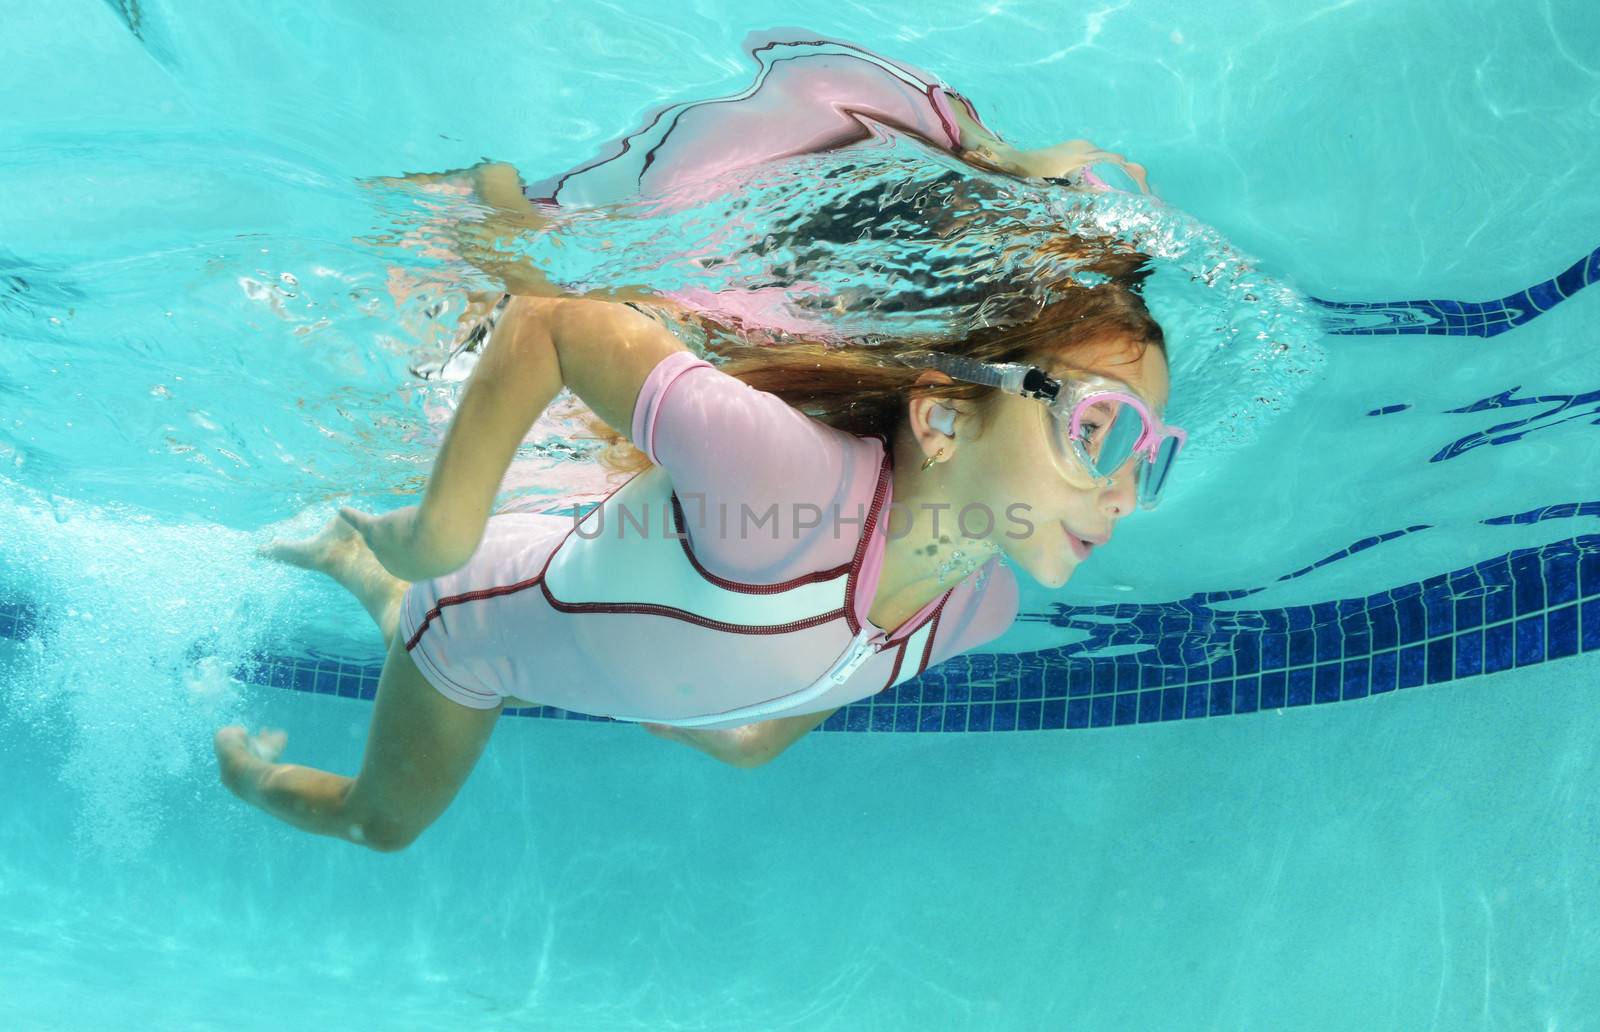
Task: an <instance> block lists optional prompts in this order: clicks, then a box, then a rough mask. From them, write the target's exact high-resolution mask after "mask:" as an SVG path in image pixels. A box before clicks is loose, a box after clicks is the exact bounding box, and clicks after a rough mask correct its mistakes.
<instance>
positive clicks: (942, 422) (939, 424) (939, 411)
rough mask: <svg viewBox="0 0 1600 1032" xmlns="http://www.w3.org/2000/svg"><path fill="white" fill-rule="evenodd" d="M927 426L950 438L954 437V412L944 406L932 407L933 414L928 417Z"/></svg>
mask: <svg viewBox="0 0 1600 1032" xmlns="http://www.w3.org/2000/svg"><path fill="white" fill-rule="evenodd" d="M928 425H929V426H931V427H933V428H934V429H935V430H937V431H939V432H940V433H941V434H946V435H948V436H950V437H954V436H955V435H956V410H955V409H953V408H947V407H946V406H944V405H936V406H934V409H933V412H931V413H930V414H929V415H928Z"/></svg>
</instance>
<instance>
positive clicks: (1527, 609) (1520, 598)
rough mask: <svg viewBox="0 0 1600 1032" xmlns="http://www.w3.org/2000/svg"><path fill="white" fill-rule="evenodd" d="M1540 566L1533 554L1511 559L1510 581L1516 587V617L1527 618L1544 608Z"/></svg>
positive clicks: (1537, 557)
mask: <svg viewBox="0 0 1600 1032" xmlns="http://www.w3.org/2000/svg"><path fill="white" fill-rule="evenodd" d="M1543 572H1544V571H1543V568H1542V564H1541V563H1540V562H1539V556H1538V555H1537V554H1535V553H1531V552H1524V553H1522V554H1521V555H1516V556H1513V557H1512V559H1511V580H1512V582H1513V583H1514V584H1515V585H1516V598H1517V615H1518V616H1528V615H1529V614H1531V613H1536V612H1538V611H1539V610H1541V609H1543V608H1544V578H1543V576H1542V574H1543Z"/></svg>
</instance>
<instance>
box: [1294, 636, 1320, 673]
mask: <svg viewBox="0 0 1600 1032" xmlns="http://www.w3.org/2000/svg"><path fill="white" fill-rule="evenodd" d="M1316 658H1317V638H1316V635H1315V634H1314V633H1313V632H1311V631H1290V632H1289V665H1290V666H1307V665H1309V664H1311V663H1313V662H1315V661H1316Z"/></svg>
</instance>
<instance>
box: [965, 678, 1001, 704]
mask: <svg viewBox="0 0 1600 1032" xmlns="http://www.w3.org/2000/svg"><path fill="white" fill-rule="evenodd" d="M967 692H968V697H969V698H971V699H972V701H973V702H993V701H994V696H995V687H994V682H993V681H974V682H973V683H971V684H969V685H967Z"/></svg>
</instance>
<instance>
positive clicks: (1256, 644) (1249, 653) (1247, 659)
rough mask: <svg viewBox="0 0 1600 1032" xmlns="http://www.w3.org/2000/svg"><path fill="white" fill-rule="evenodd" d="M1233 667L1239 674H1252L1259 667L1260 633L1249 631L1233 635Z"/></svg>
mask: <svg viewBox="0 0 1600 1032" xmlns="http://www.w3.org/2000/svg"><path fill="white" fill-rule="evenodd" d="M1233 668H1234V669H1235V670H1236V671H1238V672H1239V673H1240V674H1254V673H1256V672H1258V671H1259V670H1260V669H1261V635H1259V634H1256V633H1253V632H1251V633H1245V634H1236V635H1234V636H1233Z"/></svg>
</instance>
